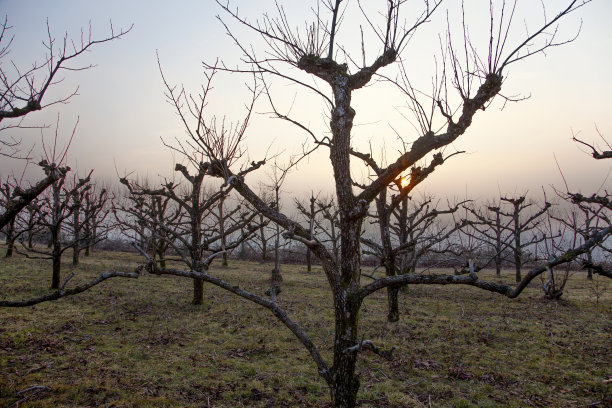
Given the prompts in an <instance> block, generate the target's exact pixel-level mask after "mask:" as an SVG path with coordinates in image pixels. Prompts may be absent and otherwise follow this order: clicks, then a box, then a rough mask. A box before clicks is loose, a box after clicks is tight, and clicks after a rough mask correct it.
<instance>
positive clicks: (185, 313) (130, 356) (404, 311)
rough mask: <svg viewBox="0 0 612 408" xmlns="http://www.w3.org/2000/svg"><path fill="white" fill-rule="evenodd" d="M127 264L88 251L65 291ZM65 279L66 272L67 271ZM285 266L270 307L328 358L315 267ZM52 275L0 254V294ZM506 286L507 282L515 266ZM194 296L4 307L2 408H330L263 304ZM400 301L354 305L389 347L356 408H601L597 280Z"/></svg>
mask: <svg viewBox="0 0 612 408" xmlns="http://www.w3.org/2000/svg"><path fill="white" fill-rule="evenodd" d="M1 249H2V248H1V247H0V250H1ZM2 253H3V252H2ZM68 258H69V257H66V259H67V260H68ZM137 261H138V258H137V257H136V256H135V255H132V254H123V253H110V252H107V253H102V252H97V253H94V255H93V256H92V257H90V258H83V262H82V265H81V266H79V267H78V270H77V276H76V277H75V278H74V279H73V280H74V281H75V282H72V283H71V285H74V284H75V283H77V281H84V280H86V278H87V277H91V276H94V275H95V274H97V273H99V272H101V271H104V270H108V269H123V270H132V269H133V268H134V266H135V265H136V262H137ZM270 269H271V265H266V264H259V263H247V262H238V261H232V262H231V263H230V266H229V267H227V268H223V267H221V266H219V265H214V268H213V269H212V270H211V272H212V273H213V274H214V275H216V276H222V277H224V278H225V279H227V280H229V281H231V282H234V283H236V284H238V285H240V286H241V287H244V288H246V289H249V290H252V291H253V292H256V293H259V294H263V292H264V291H265V289H266V288H267V287H268V279H269V271H270ZM70 270H71V267H70V266H69V265H68V264H66V265H65V267H64V275H65V276H66V275H67V273H68V272H69V271H70ZM282 273H283V277H284V281H283V284H282V290H283V291H282V293H281V294H280V295H279V300H278V301H279V303H280V304H281V305H282V306H283V307H284V308H285V309H286V310H287V311H288V312H289V313H290V315H291V316H292V317H293V318H294V320H297V321H298V322H300V323H301V325H302V326H303V327H305V329H306V331H307V333H308V334H309V335H310V336H311V339H312V340H313V342H314V343H315V344H316V345H317V346H318V347H319V348H320V350H321V351H322V353H323V355H324V356H325V357H326V358H328V359H330V353H331V345H332V341H333V319H332V309H331V308H330V306H329V305H330V302H331V297H330V296H329V294H328V291H327V286H326V281H325V279H324V276H323V274H322V272H321V271H320V269H316V268H315V269H314V271H313V272H312V273H307V272H306V271H305V267H303V266H283V267H282ZM50 275H51V271H50V266H49V265H48V264H47V263H45V262H43V261H34V260H25V259H23V258H19V257H17V258H14V259H9V260H6V259H2V260H1V261H0V299H9V298H10V299H23V298H26V297H30V296H34V295H38V294H41V293H44V292H45V291H46V290H47V289H46V288H47V287H48V285H49V284H50V278H51V276H50ZM481 275H485V276H487V277H488V278H489V279H493V280H495V279H496V278H494V277H493V276H492V275H491V274H490V273H489V272H484V273H481ZM503 279H504V280H505V281H507V282H511V280H512V279H513V272H510V271H508V272H507V273H506V274H505V276H504V278H503ZM538 284H539V282H538ZM205 296H206V303H205V304H204V305H202V306H199V307H196V306H192V305H190V304H189V302H190V300H191V282H190V281H189V280H186V279H180V278H175V277H159V276H150V275H143V276H141V277H140V278H139V279H137V280H134V279H116V280H113V281H107V282H105V283H103V284H101V285H99V286H97V287H95V288H93V289H92V290H90V291H88V292H85V293H83V294H80V295H77V296H74V297H70V298H64V299H61V300H58V301H55V302H48V303H44V304H39V305H36V306H33V307H27V308H20V309H11V308H5V309H0V406H1V407H5V406H13V407H17V406H19V407H60V406H66V407H83V406H101V407H325V406H327V401H328V399H329V396H328V391H327V388H326V385H325V382H324V381H323V380H322V379H321V378H319V376H318V375H317V373H316V367H315V365H314V363H312V362H311V359H310V356H309V354H308V353H307V352H306V351H305V349H304V348H303V347H302V346H301V344H300V343H299V342H298V341H297V340H296V339H295V338H294V336H293V335H292V334H291V333H290V332H289V330H287V329H286V328H285V327H284V326H283V325H282V324H281V323H279V322H278V321H277V320H276V319H275V318H274V316H273V315H271V313H269V311H267V310H265V309H262V308H260V307H257V306H255V305H253V304H251V303H248V302H247V301H243V300H241V299H239V298H237V297H235V296H233V295H231V294H229V293H226V292H224V291H222V290H220V289H217V288H215V287H213V286H211V285H206V286H205ZM400 302H401V303H400V310H401V321H400V322H399V323H396V324H389V323H387V322H386V320H385V316H386V312H385V306H386V300H385V293H384V292H380V293H377V294H375V295H374V296H371V297H370V298H368V300H367V301H366V304H365V305H364V307H363V309H362V315H361V329H362V332H363V337H364V338H365V339H370V340H373V341H374V342H375V343H376V344H377V345H379V346H381V347H383V348H390V347H391V346H396V347H397V350H396V352H395V354H394V356H395V359H394V360H393V361H390V362H389V361H386V360H383V359H381V358H380V357H378V356H377V355H374V354H368V353H367V352H365V353H363V354H361V356H360V359H359V367H358V371H359V372H360V373H361V388H360V392H359V396H358V398H359V400H360V406H362V407H531V406H534V407H605V406H608V407H609V406H612V384H611V383H610V379H611V378H612V281H610V280H608V279H605V278H599V279H597V278H596V280H595V281H593V282H589V281H587V280H586V279H585V276H584V275H583V274H578V273H576V274H575V275H574V276H573V277H572V278H571V282H570V283H569V284H568V288H567V289H566V293H565V294H564V297H563V300H561V301H547V300H544V299H543V298H542V292H541V291H540V289H539V288H538V287H536V285H533V287H530V288H528V289H527V290H526V292H525V293H524V294H523V295H522V296H521V297H520V298H519V299H516V300H509V299H506V298H503V297H501V296H499V295H495V294H492V293H488V292H484V291H482V290H478V289H474V288H470V287H433V286H429V287H426V286H419V287H410V288H407V290H404V291H402V293H401V295H400Z"/></svg>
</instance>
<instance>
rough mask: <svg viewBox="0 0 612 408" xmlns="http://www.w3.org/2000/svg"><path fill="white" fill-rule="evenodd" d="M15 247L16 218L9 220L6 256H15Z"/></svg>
mask: <svg viewBox="0 0 612 408" xmlns="http://www.w3.org/2000/svg"><path fill="white" fill-rule="evenodd" d="M14 247H15V218H13V219H12V220H10V221H9V223H8V225H7V229H6V254H5V255H4V257H5V258H10V257H12V256H13V248H14Z"/></svg>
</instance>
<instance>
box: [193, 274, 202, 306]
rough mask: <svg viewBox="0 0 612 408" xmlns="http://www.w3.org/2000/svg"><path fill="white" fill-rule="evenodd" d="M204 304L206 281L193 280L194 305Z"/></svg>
mask: <svg viewBox="0 0 612 408" xmlns="http://www.w3.org/2000/svg"><path fill="white" fill-rule="evenodd" d="M202 303H204V281H203V280H202V279H194V280H193V304H194V305H201V304H202Z"/></svg>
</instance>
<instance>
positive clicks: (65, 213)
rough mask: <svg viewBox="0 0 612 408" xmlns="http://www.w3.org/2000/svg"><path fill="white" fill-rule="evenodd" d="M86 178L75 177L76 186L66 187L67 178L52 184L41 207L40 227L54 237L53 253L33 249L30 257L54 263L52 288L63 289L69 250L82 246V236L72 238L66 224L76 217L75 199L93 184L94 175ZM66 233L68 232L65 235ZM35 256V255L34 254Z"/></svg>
mask: <svg viewBox="0 0 612 408" xmlns="http://www.w3.org/2000/svg"><path fill="white" fill-rule="evenodd" d="M92 172H93V170H92V171H91V172H89V174H88V175H87V177H85V178H82V179H77V178H76V177H75V178H74V180H73V182H72V185H70V186H65V182H66V179H65V178H62V179H60V180H57V181H56V182H54V183H53V184H52V185H51V191H50V194H47V195H46V196H45V197H44V199H43V201H44V205H42V206H41V211H42V212H43V214H42V216H41V218H42V220H41V222H40V224H41V225H42V226H44V227H45V228H46V229H47V230H48V232H49V235H50V251H45V250H43V249H41V248H36V247H34V248H29V249H28V252H26V253H25V254H26V256H28V257H33V258H42V259H50V260H51V262H52V278H51V289H59V287H60V274H61V260H62V255H63V253H64V252H65V251H67V250H68V249H70V248H74V247H75V246H78V245H80V244H81V242H80V236H77V237H75V236H72V239H68V237H69V236H70V232H71V231H70V229H69V228H68V226H67V225H66V222H65V221H66V220H68V219H69V218H70V217H72V215H73V213H74V211H75V209H76V207H75V202H74V199H73V197H74V196H75V195H80V192H81V191H83V190H85V189H87V188H88V185H89V182H90V181H91V174H92ZM63 232H64V233H63ZM30 254H33V255H30Z"/></svg>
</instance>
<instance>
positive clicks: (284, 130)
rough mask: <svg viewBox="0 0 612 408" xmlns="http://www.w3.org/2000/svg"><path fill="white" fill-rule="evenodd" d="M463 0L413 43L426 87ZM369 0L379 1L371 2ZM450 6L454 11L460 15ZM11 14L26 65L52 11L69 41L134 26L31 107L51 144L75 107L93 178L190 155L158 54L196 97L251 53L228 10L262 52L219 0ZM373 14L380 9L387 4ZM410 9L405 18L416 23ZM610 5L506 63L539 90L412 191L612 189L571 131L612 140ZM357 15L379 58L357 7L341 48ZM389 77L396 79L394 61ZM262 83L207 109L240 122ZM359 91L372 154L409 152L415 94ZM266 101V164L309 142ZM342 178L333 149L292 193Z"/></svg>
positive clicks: (252, 142)
mask: <svg viewBox="0 0 612 408" xmlns="http://www.w3.org/2000/svg"><path fill="white" fill-rule="evenodd" d="M280 3H281V4H283V7H284V8H285V11H286V13H287V15H288V16H289V18H290V23H291V24H292V26H294V27H295V26H300V27H303V26H304V20H305V18H307V19H311V17H312V12H311V11H310V7H311V6H312V5H313V4H315V2H312V1H311V2H301V1H281V2H280ZM356 3H357V2H356V1H355V0H352V2H349V3H348V4H349V7H350V8H351V10H358V9H357V8H356V5H357V4H356ZM380 3H381V4H384V3H385V2H382V1H381V2H380ZM418 3H419V2H411V3H409V4H418ZM457 3H458V2H451V1H447V2H446V3H445V4H443V8H441V9H440V10H438V11H437V13H436V14H434V15H433V16H432V18H431V21H430V22H429V23H428V24H426V25H424V26H423V27H422V28H421V29H419V30H418V31H417V33H416V34H415V35H414V37H413V38H412V39H411V40H410V42H409V44H408V46H407V47H406V49H405V50H404V51H403V54H402V57H403V58H404V61H405V65H406V67H407V72H408V74H409V75H410V78H411V81H413V83H414V84H415V86H417V87H418V88H419V89H423V90H427V89H428V88H429V87H430V84H431V77H432V72H434V71H435V61H436V59H435V58H438V61H439V50H440V38H441V37H440V33H442V35H443V31H444V29H445V27H446V24H447V21H448V22H449V24H450V25H451V26H452V27H453V30H455V31H456V29H457V27H459V28H460V27H461V26H460V25H459V23H460V20H459V19H458V17H457V16H458V14H457V10H455V9H453V7H455V6H456V4H457ZM466 3H467V5H466V11H467V12H468V14H469V18H470V20H469V25H468V28H469V29H470V35H471V38H472V39H473V41H474V43H475V44H480V45H481V46H482V45H483V44H484V46H486V37H484V36H483V35H482V34H483V29H485V30H486V29H487V28H488V2H483V1H481V0H470V1H469V2H466ZM497 3H499V2H497ZM565 3H569V2H567V1H560V0H555V1H548V2H545V4H547V7H546V13H547V14H548V16H549V17H550V16H551V15H552V14H553V13H554V12H555V11H557V10H559V9H560V7H561V6H562V5H564V4H565ZM231 4H232V5H234V6H238V7H239V10H240V14H241V15H244V16H245V17H247V18H248V19H250V20H251V21H254V20H255V19H257V18H261V14H262V12H264V11H268V12H270V13H271V14H273V13H274V1H271V0H265V1H257V2H254V1H246V0H241V1H238V0H232V1H231ZM372 4H377V3H374V2H370V3H368V5H372ZM447 4H448V6H447ZM444 7H449V11H448V12H447V11H446V10H447V9H446V8H444ZM470 7H473V8H470ZM0 11H1V12H3V13H4V14H6V15H7V18H8V21H9V24H10V25H11V26H12V27H13V29H12V34H13V35H14V40H13V45H12V50H11V53H10V55H9V59H10V60H11V61H12V62H14V63H15V64H16V65H17V66H20V67H27V66H29V65H30V64H31V63H32V62H33V61H40V60H42V59H43V57H44V53H45V49H44V48H43V46H42V41H43V40H44V39H46V36H47V26H46V22H47V21H48V23H49V27H50V29H51V31H52V33H53V35H54V37H55V38H56V39H57V41H61V38H62V37H63V35H64V34H65V33H67V35H68V38H70V39H76V40H78V39H79V38H80V33H81V29H83V30H84V31H85V34H87V30H88V27H89V24H90V22H91V27H92V32H93V37H94V38H99V37H104V36H105V35H108V33H109V30H110V23H109V22H110V21H112V25H113V27H114V29H115V30H119V29H120V28H128V27H129V26H130V25H132V24H133V25H134V27H133V29H132V30H131V32H130V33H128V34H127V35H126V36H125V37H124V38H122V39H120V40H116V41H112V42H110V43H106V44H101V45H99V46H96V47H94V48H93V49H92V50H91V52H89V53H87V54H86V55H84V56H83V58H80V59H79V60H78V61H77V62H76V63H75V64H74V65H73V66H75V67H76V66H86V65H88V64H94V65H95V67H94V68H92V69H89V70H85V71H78V72H74V71H73V72H65V73H64V74H63V75H62V77H61V78H63V81H62V82H61V83H59V84H57V85H55V86H54V87H53V88H52V89H51V92H49V94H48V95H47V97H48V99H47V100H48V101H51V100H53V99H55V98H58V97H62V96H63V95H67V94H69V93H70V92H71V91H72V90H74V89H75V88H76V87H77V86H78V90H79V91H78V95H77V96H75V97H73V98H71V100H70V102H69V104H66V105H54V106H51V107H49V108H48V109H44V110H43V111H41V112H36V113H34V114H31V115H29V116H28V117H27V122H26V123H27V124H28V125H42V124H45V125H50V128H49V129H47V130H46V131H45V132H44V135H45V136H44V140H45V145H46V146H49V145H50V144H52V143H53V135H54V128H55V126H56V124H57V121H58V115H59V136H60V137H59V139H60V143H65V142H66V140H68V138H69V135H70V133H71V132H72V129H73V127H74V125H75V123H76V121H77V118H78V121H79V124H78V127H77V131H76V136H75V139H74V140H73V142H72V144H71V146H70V149H69V153H68V158H67V162H68V164H69V165H70V166H71V167H72V168H73V169H75V170H76V171H77V172H78V173H79V174H85V173H86V172H87V171H88V170H90V169H92V168H93V169H94V175H95V176H96V177H98V178H99V179H101V180H105V181H106V182H113V181H115V180H117V177H118V176H124V175H126V174H129V175H131V176H132V177H136V176H139V177H148V178H149V179H150V180H151V181H152V182H156V180H159V176H164V177H169V176H171V174H172V169H173V168H174V164H173V163H174V162H175V161H181V157H180V156H177V155H176V154H172V152H171V150H170V149H168V148H167V147H165V146H164V144H163V143H162V141H161V139H162V138H163V140H165V141H166V142H169V143H173V142H174V140H181V139H183V138H184V134H185V133H184V128H183V127H182V125H181V122H180V121H179V120H178V117H177V115H176V113H175V111H174V110H173V107H172V106H170V105H169V104H168V103H167V101H166V98H165V97H164V86H163V82H162V79H161V75H160V72H159V68H158V64H157V59H156V58H157V57H156V52H157V53H158V55H159V58H160V63H161V66H162V68H163V71H164V75H165V76H166V78H167V79H168V81H169V82H170V83H173V84H184V86H185V88H186V89H187V90H188V92H193V93H197V92H198V90H199V87H200V86H201V84H202V83H203V81H204V79H205V77H204V75H203V69H202V61H206V62H208V63H214V62H215V61H216V60H217V59H220V60H223V61H225V62H226V63H227V64H228V65H229V66H236V65H239V64H240V63H241V62H240V57H241V55H240V52H239V51H238V50H237V48H236V46H235V45H234V44H233V42H232V40H231V39H230V38H229V37H228V36H227V35H226V33H225V29H224V27H223V25H222V24H221V23H220V21H219V20H218V19H217V18H216V16H217V15H221V17H222V19H223V20H224V21H226V22H227V24H228V26H229V27H230V28H231V29H232V30H233V32H234V33H235V34H236V35H237V36H238V37H240V39H241V41H243V43H244V44H253V47H254V48H255V49H257V50H258V53H259V54H260V55H263V54H264V50H263V48H262V47H261V41H260V40H259V39H258V38H257V37H256V36H255V35H253V33H250V32H248V31H247V30H245V29H244V27H240V26H238V25H237V24H236V23H235V22H234V21H232V19H231V18H230V17H229V16H228V15H227V14H223V11H222V10H221V9H220V7H219V6H218V5H217V4H216V3H215V2H214V1H212V0H201V1H177V2H167V1H154V0H148V1H144V0H141V1H136V0H134V1H118V0H107V1H104V2H94V1H69V0H53V1H51V0H39V1H23V0H0ZM368 13H370V11H369V10H368ZM368 15H370V16H373V17H372V19H373V20H375V19H376V15H375V14H368ZM412 16H413V15H412V14H407V18H408V19H410V18H412ZM517 16H519V17H517V18H516V21H515V23H516V24H515V26H514V27H513V28H514V30H513V31H512V33H513V36H511V37H510V40H511V42H512V41H515V42H516V41H518V40H519V39H520V38H521V36H522V35H524V33H525V27H528V28H529V29H531V30H533V29H534V28H535V27H536V26H537V25H538V22H540V21H541V18H542V9H541V6H540V2H533V1H531V0H522V1H519V11H518V12H517ZM610 16H612V2H610V1H608V0H593V1H592V2H591V3H590V4H588V5H586V6H585V7H583V8H582V9H580V10H578V11H577V12H575V13H574V14H572V15H570V16H568V17H567V18H566V19H565V20H564V21H562V24H561V29H560V32H559V35H560V36H561V37H563V36H564V37H563V38H569V37H571V36H573V34H575V33H576V32H577V31H578V29H580V35H579V36H578V38H577V39H576V40H575V41H573V42H571V43H569V44H566V45H563V46H561V47H556V48H554V49H550V50H548V51H547V52H546V54H545V55H542V54H539V55H536V56H533V57H531V58H528V59H526V60H525V61H522V62H519V63H516V64H513V65H512V66H511V67H510V69H509V70H508V72H506V73H505V75H506V76H505V82H504V86H503V90H502V93H503V94H504V95H507V96H512V95H519V96H523V97H528V98H527V99H525V100H523V101H520V102H508V103H505V104H504V101H503V99H502V98H496V100H495V101H494V103H493V104H492V105H491V106H489V107H488V108H487V109H486V111H484V112H478V113H477V114H476V116H475V118H474V122H473V124H472V126H471V127H470V128H469V129H468V131H467V132H466V134H465V135H463V136H462V137H461V138H460V139H459V140H458V141H457V142H456V143H454V144H453V146H452V147H451V148H449V149H447V150H445V153H446V154H449V153H452V152H453V151H454V150H461V151H465V153H463V154H460V155H457V156H454V157H452V158H451V159H450V160H449V161H448V162H446V163H445V164H444V165H443V166H442V167H440V168H439V169H438V170H436V172H435V173H434V174H433V175H431V176H430V177H429V178H428V180H426V181H425V182H424V183H423V184H422V185H421V186H419V187H418V189H417V190H416V191H415V194H424V193H425V194H433V195H436V196H439V197H449V198H451V199H452V198H454V197H459V198H462V197H465V196H466V195H467V196H468V197H469V198H473V199H488V198H494V197H496V196H499V195H500V194H501V195H516V194H523V193H525V192H527V191H528V194H529V195H532V196H534V197H535V198H539V197H541V194H542V193H541V191H542V187H543V186H544V187H545V188H547V189H549V188H550V186H556V187H557V188H560V189H564V186H563V183H564V182H563V177H562V175H561V174H563V176H564V177H565V180H566V182H567V183H568V186H569V188H570V189H571V190H572V191H578V190H580V191H583V192H585V193H592V192H595V191H597V190H598V189H600V188H608V189H610V188H611V187H612V181H611V180H612V175H611V176H610V177H608V175H609V173H610V170H611V165H610V164H609V161H608V163H606V162H602V161H599V162H596V161H595V160H593V159H592V158H590V156H589V154H588V152H586V150H585V149H584V148H581V147H580V146H579V145H577V144H576V143H575V142H572V140H571V138H572V134H578V135H579V137H580V138H582V139H583V140H585V141H588V142H596V143H599V144H600V145H601V143H600V139H598V135H597V131H596V126H597V128H598V129H599V131H600V132H601V133H602V134H603V135H604V136H605V137H607V140H608V141H609V142H611V143H612V98H611V97H610V95H612V79H611V78H610V72H612V26H610V24H609V17H610ZM581 22H582V25H581ZM360 25H362V27H363V29H364V31H365V32H366V46H367V49H366V55H367V57H368V58H369V59H372V58H374V56H375V54H376V52H377V44H376V42H375V41H374V39H373V37H372V35H371V33H369V35H368V27H367V22H365V21H364V20H363V18H362V17H361V16H360V15H359V13H358V12H357V13H352V14H351V13H350V12H348V13H347V15H346V18H345V21H344V22H343V26H342V27H341V28H342V31H341V33H342V36H341V37H340V38H339V39H338V41H339V44H345V46H346V47H347V48H346V49H347V50H348V52H349V53H351V52H352V53H353V54H352V55H356V59H358V60H359V59H360V58H361V55H360V52H361V49H360V41H359V39H360V29H359V26H360ZM485 34H486V33H485ZM457 38H459V37H457ZM485 51H486V48H485ZM436 55H438V57H436ZM2 68H3V69H9V68H10V66H9V63H8V61H6V59H5V60H3V61H2ZM384 73H385V74H387V75H390V76H392V75H394V71H385V72H384ZM249 81H250V80H249V78H248V77H245V76H239V75H231V76H230V75H219V76H218V81H216V82H215V83H214V84H213V85H214V89H213V92H212V94H211V98H212V99H211V100H210V108H209V109H208V108H207V111H208V112H209V114H211V115H212V114H217V115H219V116H220V117H222V116H223V115H227V118H228V120H238V119H242V116H243V115H244V112H245V110H244V104H245V103H247V102H248V91H247V89H246V85H245V84H248V83H249ZM271 86H272V88H271V92H272V94H273V95H274V97H275V103H278V106H279V107H281V108H282V109H284V110H286V111H291V113H292V114H295V117H297V118H299V119H300V120H301V121H303V122H304V123H306V124H307V125H308V126H311V127H312V129H314V130H315V131H316V132H317V134H325V132H326V131H327V130H328V129H327V127H328V125H327V124H326V122H327V121H328V119H327V116H326V113H325V106H324V104H322V103H321V102H320V100H319V99H317V97H316V96H315V95H313V93H312V92H305V91H304V90H303V89H300V88H298V87H296V86H294V85H290V84H287V83H283V82H280V81H272V82H271ZM353 101H354V106H355V109H356V111H357V116H356V118H355V125H356V126H355V128H354V131H353V136H354V139H353V145H354V146H355V147H357V148H359V149H362V150H363V149H366V150H367V149H370V148H371V149H372V153H373V154H374V155H375V157H378V158H381V159H385V160H387V161H388V162H389V161H391V160H393V159H394V158H395V157H396V156H397V152H398V149H400V148H401V147H400V146H399V144H398V140H397V133H399V134H401V135H402V136H403V137H404V138H405V139H406V140H414V139H415V135H416V133H415V132H414V128H413V126H412V124H411V122H410V121H409V120H407V118H406V116H407V113H408V111H407V109H406V97H405V96H403V95H400V94H399V93H398V92H397V91H396V90H393V89H390V88H389V84H382V83H377V84H375V85H373V86H370V87H368V88H365V89H363V90H360V91H358V92H356V93H355V94H354V97H353ZM255 112H256V114H255V115H253V118H252V120H251V124H250V126H249V129H248V131H247V139H246V146H247V148H248V157H249V158H250V159H253V160H259V159H260V158H261V157H262V156H263V155H264V154H265V153H266V152H268V154H269V155H274V156H276V157H277V160H278V162H279V164H280V165H283V164H285V163H286V162H287V161H288V160H289V159H288V158H289V156H291V155H293V154H297V153H298V152H300V151H301V149H302V145H303V144H304V143H305V142H307V141H308V138H307V136H306V135H305V134H304V133H303V132H300V131H299V130H298V129H296V128H295V127H290V126H287V124H285V123H282V122H281V121H279V120H276V119H273V118H271V117H270V114H269V112H270V108H269V106H267V105H266V103H265V98H260V100H259V101H258V104H257V105H256V108H255ZM396 132H397V133H396ZM14 135H15V136H16V137H21V138H22V139H23V144H24V146H30V145H31V144H36V147H35V150H34V152H33V155H34V157H35V158H36V159H38V158H39V157H40V155H41V147H42V144H43V142H42V141H41V134H40V131H36V130H23V131H21V132H16V133H15V134H14ZM2 136H3V137H4V136H6V135H2ZM11 136H13V135H12V134H11ZM23 166H24V165H23V161H15V160H10V159H5V158H2V159H0V175H2V177H5V176H6V175H9V174H16V175H19V174H20V173H21V171H22V169H23ZM559 168H560V169H561V171H560V170H559ZM39 173H40V172H39V170H38V169H37V168H36V167H35V166H29V167H28V171H27V173H26V174H27V176H28V177H31V178H36V177H38V175H39ZM270 174H271V170H270V166H268V168H267V169H264V170H263V171H260V172H259V173H258V174H256V175H253V176H250V179H249V181H250V182H251V183H252V184H253V185H257V184H258V183H267V182H268V180H269V177H270ZM331 174H332V173H331V167H330V166H329V163H328V153H327V152H326V151H323V150H321V151H319V152H317V153H315V154H313V155H312V156H311V157H310V158H309V159H308V160H306V161H304V162H302V163H301V164H300V165H299V166H298V167H297V168H296V169H295V170H293V171H292V172H291V173H290V175H289V177H288V178H287V182H286V184H285V185H284V186H283V190H284V191H285V192H286V194H289V195H294V196H298V197H302V196H305V195H307V194H309V192H310V191H314V192H315V193H317V192H322V193H323V194H326V193H331V192H332V191H333V187H332V184H331V179H332V177H331ZM354 174H355V175H356V176H357V178H358V179H359V177H361V176H365V173H364V171H363V170H360V169H357V168H355V169H354ZM549 191H550V190H549Z"/></svg>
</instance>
